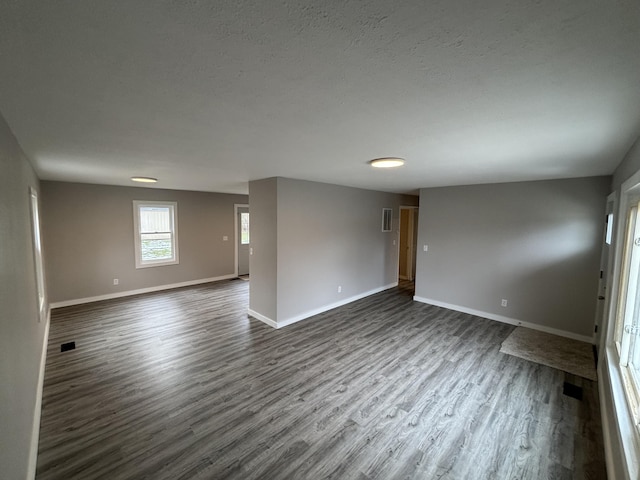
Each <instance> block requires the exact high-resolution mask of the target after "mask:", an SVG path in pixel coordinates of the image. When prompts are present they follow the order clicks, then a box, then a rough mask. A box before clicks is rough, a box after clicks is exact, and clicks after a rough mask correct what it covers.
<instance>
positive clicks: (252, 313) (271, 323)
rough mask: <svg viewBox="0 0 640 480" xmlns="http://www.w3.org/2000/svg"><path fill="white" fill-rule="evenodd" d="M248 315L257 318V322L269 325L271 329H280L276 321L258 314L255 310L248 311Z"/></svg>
mask: <svg viewBox="0 0 640 480" xmlns="http://www.w3.org/2000/svg"><path fill="white" fill-rule="evenodd" d="M247 313H248V314H249V315H250V316H251V317H253V318H255V319H256V320H260V321H261V322H264V323H266V324H267V325H269V326H270V327H273V328H278V324H277V323H276V322H275V321H274V320H271V319H270V318H269V317H266V316H264V315H262V314H261V313H258V312H256V311H255V310H251V309H250V308H249V309H248V310H247Z"/></svg>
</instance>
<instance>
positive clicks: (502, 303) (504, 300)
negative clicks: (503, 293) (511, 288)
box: [500, 298, 509, 307]
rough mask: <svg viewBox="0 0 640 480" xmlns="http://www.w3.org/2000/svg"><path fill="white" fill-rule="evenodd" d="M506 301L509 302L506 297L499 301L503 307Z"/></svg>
mask: <svg viewBox="0 0 640 480" xmlns="http://www.w3.org/2000/svg"><path fill="white" fill-rule="evenodd" d="M508 303H509V302H508V301H507V299H506V298H503V299H502V302H501V303H500V305H502V306H503V307H506V306H507V304H508Z"/></svg>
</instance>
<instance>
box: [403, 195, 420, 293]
mask: <svg viewBox="0 0 640 480" xmlns="http://www.w3.org/2000/svg"><path fill="white" fill-rule="evenodd" d="M398 245H399V246H398V279H399V280H406V281H409V282H413V281H414V280H415V278H416V250H417V245H418V207H400V228H399V239H398Z"/></svg>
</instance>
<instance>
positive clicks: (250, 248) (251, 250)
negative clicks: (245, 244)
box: [249, 247, 253, 255]
mask: <svg viewBox="0 0 640 480" xmlns="http://www.w3.org/2000/svg"><path fill="white" fill-rule="evenodd" d="M249 255H253V247H249Z"/></svg>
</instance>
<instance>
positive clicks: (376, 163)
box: [369, 157, 404, 168]
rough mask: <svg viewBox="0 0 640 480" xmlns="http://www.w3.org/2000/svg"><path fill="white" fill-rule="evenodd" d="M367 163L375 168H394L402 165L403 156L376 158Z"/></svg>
mask: <svg viewBox="0 0 640 480" xmlns="http://www.w3.org/2000/svg"><path fill="white" fill-rule="evenodd" d="M369 165H371V166H372V167H376V168H394V167H401V166H402V165H404V159H403V158H397V157H384V158H376V159H374V160H371V161H370V162H369Z"/></svg>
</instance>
